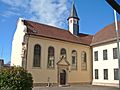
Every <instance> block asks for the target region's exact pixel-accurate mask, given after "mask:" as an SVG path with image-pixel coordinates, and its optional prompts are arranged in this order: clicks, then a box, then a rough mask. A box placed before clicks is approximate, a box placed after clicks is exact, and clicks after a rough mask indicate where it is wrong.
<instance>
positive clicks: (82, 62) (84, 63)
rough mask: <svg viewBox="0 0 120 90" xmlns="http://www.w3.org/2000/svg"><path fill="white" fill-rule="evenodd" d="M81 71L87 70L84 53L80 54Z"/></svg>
mask: <svg viewBox="0 0 120 90" xmlns="http://www.w3.org/2000/svg"><path fill="white" fill-rule="evenodd" d="M81 70H87V54H86V52H85V51H82V53H81Z"/></svg>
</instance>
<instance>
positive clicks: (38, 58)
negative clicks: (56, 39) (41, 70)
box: [33, 44, 41, 67]
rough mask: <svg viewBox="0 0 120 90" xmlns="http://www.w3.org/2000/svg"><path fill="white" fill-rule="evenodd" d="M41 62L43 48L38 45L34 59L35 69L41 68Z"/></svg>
mask: <svg viewBox="0 0 120 90" xmlns="http://www.w3.org/2000/svg"><path fill="white" fill-rule="evenodd" d="M40 61H41V46H40V45H39V44H36V45H35V46H34V58H33V67H40Z"/></svg>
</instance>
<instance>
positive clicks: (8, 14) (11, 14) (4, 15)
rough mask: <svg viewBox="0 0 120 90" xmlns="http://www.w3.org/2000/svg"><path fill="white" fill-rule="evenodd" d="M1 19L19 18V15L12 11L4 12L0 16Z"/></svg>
mask: <svg viewBox="0 0 120 90" xmlns="http://www.w3.org/2000/svg"><path fill="white" fill-rule="evenodd" d="M0 15H1V16H3V17H10V16H20V14H19V13H15V12H13V11H5V12H3V13H2V14H0Z"/></svg>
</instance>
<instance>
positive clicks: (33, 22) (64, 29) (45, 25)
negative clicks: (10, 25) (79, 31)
mask: <svg viewBox="0 0 120 90" xmlns="http://www.w3.org/2000/svg"><path fill="white" fill-rule="evenodd" d="M24 21H28V22H32V23H34V24H38V25H43V26H48V27H51V28H56V29H57V30H63V31H69V30H67V29H62V28H59V27H56V26H52V25H48V24H44V23H40V22H36V21H31V20H24Z"/></svg>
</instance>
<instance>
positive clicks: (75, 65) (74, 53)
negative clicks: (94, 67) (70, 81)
mask: <svg viewBox="0 0 120 90" xmlns="http://www.w3.org/2000/svg"><path fill="white" fill-rule="evenodd" d="M72 69H73V70H76V69H77V52H76V51H75V50H73V51H72Z"/></svg>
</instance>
